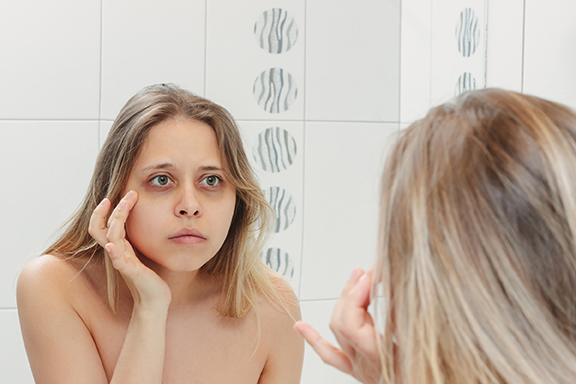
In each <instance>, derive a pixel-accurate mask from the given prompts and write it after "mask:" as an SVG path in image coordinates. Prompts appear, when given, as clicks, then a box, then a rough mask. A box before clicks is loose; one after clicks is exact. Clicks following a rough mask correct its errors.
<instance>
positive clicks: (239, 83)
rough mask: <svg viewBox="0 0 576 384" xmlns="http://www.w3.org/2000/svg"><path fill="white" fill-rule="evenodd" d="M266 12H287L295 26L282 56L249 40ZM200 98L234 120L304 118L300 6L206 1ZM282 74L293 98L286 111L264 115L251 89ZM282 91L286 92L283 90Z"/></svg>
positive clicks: (288, 1)
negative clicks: (269, 74) (268, 74)
mask: <svg viewBox="0 0 576 384" xmlns="http://www.w3.org/2000/svg"><path fill="white" fill-rule="evenodd" d="M272 8H280V9H282V10H284V11H286V12H288V15H289V18H293V20H294V21H295V23H296V25H297V29H298V37H297V39H296V42H295V44H294V45H293V46H292V47H291V48H290V49H289V50H288V51H286V52H284V53H279V54H272V53H269V52H268V51H265V50H263V49H262V48H261V47H260V45H259V43H258V40H257V39H256V37H255V34H254V25H255V23H256V21H257V20H258V18H259V17H260V15H261V14H262V13H263V12H265V11H267V10H271V9H272ZM207 16H208V18H207V32H206V34H207V38H206V95H207V97H208V98H209V99H211V100H214V101H215V102H217V103H219V104H222V105H223V106H225V107H226V108H227V109H228V110H229V111H230V112H231V113H232V114H233V115H234V117H236V118H237V119H262V120H302V119H303V118H304V108H303V106H304V92H305V89H304V47H305V35H306V30H305V27H306V23H305V10H304V0H280V1H275V2H274V3H270V2H269V1H266V0H253V1H248V2H246V1H236V0H211V1H210V2H209V3H208V12H207ZM270 68H282V69H283V70H285V71H286V72H287V73H289V74H290V75H291V76H292V78H293V80H294V81H295V86H296V88H297V94H296V98H295V99H294V101H293V102H291V103H290V104H289V108H288V109H287V110H284V111H282V112H279V113H270V112H267V111H265V110H264V109H263V108H262V107H260V106H259V105H258V103H257V101H256V98H255V97H254V93H253V89H254V83H255V81H256V79H257V78H258V77H259V76H260V74H261V73H262V72H263V71H265V70H268V69H270ZM283 89H286V87H285V85H284V86H283Z"/></svg>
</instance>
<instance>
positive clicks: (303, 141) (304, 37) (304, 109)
mask: <svg viewBox="0 0 576 384" xmlns="http://www.w3.org/2000/svg"><path fill="white" fill-rule="evenodd" d="M307 8H308V4H307V1H306V0H304V36H303V39H302V40H303V44H304V79H303V80H302V82H303V83H304V84H303V87H302V103H303V110H302V117H303V127H302V131H303V132H302V238H301V243H300V276H299V278H298V297H300V296H301V295H302V269H303V268H302V267H303V265H304V236H305V233H306V231H305V230H304V225H305V223H304V216H305V214H304V212H305V209H304V207H305V206H306V186H305V184H306V122H307V120H306V68H307V62H306V41H307V39H308V19H307Z"/></svg>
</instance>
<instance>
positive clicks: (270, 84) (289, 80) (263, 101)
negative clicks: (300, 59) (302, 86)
mask: <svg viewBox="0 0 576 384" xmlns="http://www.w3.org/2000/svg"><path fill="white" fill-rule="evenodd" d="M252 93H253V94H254V98H255V99H256V102H257V103H258V106H259V107H260V108H262V109H263V110H265V111H266V112H269V113H272V114H275V113H282V112H286V111H287V110H288V109H289V108H290V107H291V106H292V104H294V101H295V100H296V97H297V96H298V86H297V85H296V80H294V78H293V77H292V75H291V74H290V73H288V71H286V70H284V69H282V68H270V69H267V70H265V71H264V72H262V73H261V74H260V76H258V77H257V78H256V80H254V86H253V87H252Z"/></svg>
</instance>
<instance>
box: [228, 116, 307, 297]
mask: <svg viewBox="0 0 576 384" xmlns="http://www.w3.org/2000/svg"><path fill="white" fill-rule="evenodd" d="M239 125H240V128H241V131H242V135H243V138H244V149H245V151H246V154H247V155H248V158H249V160H250V162H251V164H252V167H253V168H254V170H255V172H256V174H257V176H258V178H259V181H260V185H261V187H262V189H263V190H264V191H266V190H268V191H270V188H272V187H276V188H280V189H284V190H286V191H287V192H288V193H289V194H290V196H291V201H292V203H291V204H292V206H293V207H295V211H294V212H293V213H290V215H291V216H292V215H293V219H291V220H292V222H291V224H290V225H289V226H287V227H286V228H285V229H284V230H281V231H279V232H277V233H274V234H273V236H272V238H271V239H270V241H269V243H268V245H267V249H265V250H264V255H263V256H264V257H267V252H269V250H270V249H271V250H272V251H270V252H272V254H275V255H278V253H279V255H280V260H279V261H278V260H277V259H276V261H274V260H269V265H270V266H271V267H272V269H276V268H278V271H279V272H280V273H282V274H283V275H284V277H285V278H286V280H287V281H288V282H289V283H290V284H291V285H292V287H293V288H294V289H295V292H296V294H297V295H298V294H299V289H300V265H301V260H302V232H303V227H302V223H303V217H304V213H305V207H304V199H303V182H304V149H303V148H304V123H303V122H292V121H290V122H289V121H245V120H242V121H239ZM251 154H252V155H254V156H251ZM271 170H272V171H271ZM284 204H285V201H284ZM280 211H281V212H282V210H280ZM283 216H284V217H289V215H287V214H284V215H283ZM283 223H287V222H286V221H279V222H277V223H276V224H277V225H278V224H280V226H281V227H282V225H283ZM278 250H279V251H278ZM283 255H287V258H286V257H284V256H283ZM290 265H292V267H293V269H294V272H293V274H292V276H290V274H291V273H290V270H291V269H292V267H290Z"/></svg>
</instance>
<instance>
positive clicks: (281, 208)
mask: <svg viewBox="0 0 576 384" xmlns="http://www.w3.org/2000/svg"><path fill="white" fill-rule="evenodd" d="M264 196H265V197H266V200H268V203H270V205H271V206H272V208H273V209H274V213H275V215H276V222H275V223H274V232H276V233H278V232H280V231H283V230H285V229H286V228H288V227H289V226H290V224H292V222H294V218H295V217H296V204H295V203H294V200H292V196H290V194H289V193H288V192H287V191H286V190H285V189H283V188H280V187H270V188H268V189H265V190H264Z"/></svg>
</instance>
